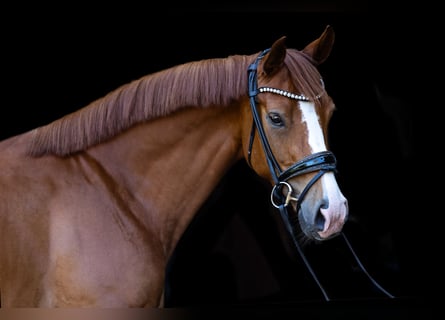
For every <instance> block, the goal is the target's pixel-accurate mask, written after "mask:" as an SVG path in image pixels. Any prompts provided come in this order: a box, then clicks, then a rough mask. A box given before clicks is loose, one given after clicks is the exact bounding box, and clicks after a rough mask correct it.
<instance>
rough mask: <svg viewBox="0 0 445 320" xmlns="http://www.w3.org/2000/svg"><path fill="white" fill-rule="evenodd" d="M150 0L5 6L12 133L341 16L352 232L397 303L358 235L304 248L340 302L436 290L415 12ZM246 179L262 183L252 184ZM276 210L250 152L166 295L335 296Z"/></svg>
mask: <svg viewBox="0 0 445 320" xmlns="http://www.w3.org/2000/svg"><path fill="white" fill-rule="evenodd" d="M164 5H165V8H163V6H164ZM149 7H150V5H149V4H147V5H146V6H131V5H126V6H122V5H114V6H110V5H108V7H107V8H100V7H94V8H93V7H91V8H90V7H88V6H82V7H79V6H76V5H72V6H70V5H69V4H66V5H64V7H63V8H62V7H49V6H48V7H45V6H42V5H38V6H37V5H26V6H24V7H23V8H10V9H8V10H6V11H5V13H4V14H5V15H10V20H9V21H10V22H8V24H7V25H6V26H5V27H4V28H3V30H2V56H3V63H2V68H3V72H2V77H3V83H4V85H3V87H2V88H3V90H2V91H3V93H2V95H3V96H4V97H6V99H5V100H4V101H5V102H3V103H2V105H1V108H2V113H3V116H2V117H1V118H0V126H1V127H0V128H1V129H0V134H1V138H7V137H9V136H12V135H14V134H19V133H21V132H24V131H28V130H30V129H32V128H34V127H37V126H40V125H43V124H46V123H48V122H50V121H52V120H55V119H57V118H59V117H61V116H63V115H65V114H67V113H69V112H71V111H74V110H77V109H78V108H80V107H83V106H85V105H86V104H88V103H89V102H91V101H93V100H95V99H97V98H99V97H101V96H103V95H105V94H106V93H108V92H110V91H111V90H113V89H115V88H117V87H118V86H120V85H122V84H124V83H127V82H129V81H131V80H134V79H137V78H139V77H141V76H144V75H146V74H148V73H151V72H155V71H159V70H162V69H165V68H167V67H170V66H174V65H177V64H180V63H185V62H189V61H193V60H201V59H206V58H213V57H226V56H228V55H232V54H252V53H255V52H259V51H261V50H263V49H266V48H268V47H270V45H271V44H272V43H273V41H275V40H276V39H278V38H279V37H281V36H283V35H286V36H287V37H288V41H287V43H288V46H289V47H293V48H297V49H302V48H303V47H304V46H305V45H306V44H307V43H309V42H310V41H312V40H313V39H315V38H317V37H318V36H319V35H320V34H321V33H322V31H323V30H324V28H325V26H326V25H328V24H329V25H332V26H333V28H334V31H335V32H336V42H335V45H334V49H333V52H332V54H331V56H330V58H329V59H328V60H327V62H325V64H323V65H322V66H320V71H321V73H322V75H323V77H324V81H325V84H326V87H327V90H328V91H329V92H330V95H331V96H332V97H333V99H334V101H335V103H336V105H337V109H338V110H337V112H336V113H335V115H334V117H333V120H332V123H331V127H330V143H331V149H332V151H333V152H334V153H335V155H336V157H337V160H338V169H339V171H338V175H337V178H338V181H339V184H340V186H341V188H342V190H343V192H344V194H345V196H346V197H347V198H348V200H349V206H350V214H351V219H350V221H349V222H348V223H347V225H346V226H345V231H344V233H345V235H347V238H348V239H349V241H350V243H351V244H352V247H353V248H354V250H355V252H356V253H357V255H358V256H359V258H360V259H361V261H362V263H363V264H364V266H365V268H366V269H367V271H368V272H369V273H370V274H371V276H373V277H374V279H375V280H376V281H377V282H378V283H379V284H380V285H382V286H383V288H385V289H386V290H388V291H389V292H390V293H391V294H393V295H394V296H396V299H393V300H391V302H389V303H388V302H387V298H386V296H385V295H384V294H382V292H381V291H379V290H378V288H377V287H376V286H374V285H373V284H372V283H371V282H370V280H369V279H368V278H366V276H365V275H364V273H363V272H362V271H361V270H360V268H358V266H357V265H356V264H355V262H354V259H353V258H352V255H351V253H350V252H349V251H348V250H347V248H346V246H345V242H344V241H343V238H341V237H339V238H336V239H333V240H331V241H329V242H328V243H324V244H321V245H309V246H307V247H306V248H305V250H306V252H307V255H308V257H309V258H310V259H309V260H310V261H311V262H312V263H313V267H314V269H315V270H316V272H317V274H318V275H319V277H320V280H321V282H322V284H323V286H324V287H325V289H326V290H327V292H328V293H329V296H330V297H331V299H332V300H333V301H335V302H337V303H340V304H346V305H347V306H357V305H360V303H363V302H365V303H367V302H369V301H372V302H373V303H375V305H377V306H379V307H382V308H389V309H391V310H390V311H392V308H393V306H395V307H394V308H402V309H403V308H411V307H413V306H416V305H417V304H418V303H423V302H424V301H431V300H434V297H435V296H436V294H435V292H436V290H437V289H436V286H437V285H438V279H437V275H438V274H439V272H436V269H435V268H436V267H435V266H436V262H435V261H434V259H435V257H436V256H437V253H438V252H437V251H435V245H436V244H437V242H436V241H434V240H433V239H434V238H435V237H434V235H435V234H436V235H437V231H436V230H435V228H434V226H437V223H438V222H436V220H435V217H437V214H436V213H434V212H432V210H427V209H426V206H423V205H422V200H424V199H425V198H424V194H423V193H422V191H423V189H422V185H419V183H418V182H417V181H419V179H420V178H421V176H423V174H424V173H423V172H422V169H424V168H427V166H426V165H424V164H425V160H424V159H425V158H424V157H423V156H422V157H420V156H419V153H418V152H416V148H415V145H416V144H415V142H414V141H415V139H414V138H415V136H416V132H417V131H418V130H419V128H420V125H421V124H420V121H421V119H420V117H418V116H417V114H416V112H415V111H416V110H415V108H417V106H418V105H419V104H421V102H424V101H425V100H424V99H423V98H422V96H420V97H419V95H417V92H419V87H421V85H422V79H419V77H418V74H419V72H418V70H417V69H416V66H415V65H413V58H414V53H413V52H415V50H414V48H420V49H418V50H419V51H422V49H421V48H422V46H421V45H420V44H421V41H419V39H420V35H419V34H418V33H416V30H417V29H416V26H414V25H413V20H412V19H411V16H409V15H405V14H402V13H401V12H400V11H393V10H385V13H384V14H382V13H381V10H377V11H376V10H375V8H373V7H372V6H368V3H367V2H360V1H336V2H335V1H334V2H333V1H300V2H297V3H293V2H292V3H289V2H287V3H286V2H280V1H278V2H276V1H274V3H271V4H258V3H256V4H255V3H254V2H252V3H249V2H243V3H240V2H234V3H230V2H224V3H223V2H221V3H219V2H218V1H216V2H213V3H212V4H211V5H209V4H207V5H203V4H193V3H188V4H187V6H185V5H181V7H177V6H174V5H173V4H171V3H165V4H161V5H158V8H154V9H150V8H149ZM377 12H379V13H377ZM415 79H418V81H415ZM419 82H420V84H419ZM420 92H421V93H422V90H420ZM204 174H205V173H204ZM427 174H428V173H427ZM246 187H247V189H249V190H251V194H245V192H244V193H242V192H241V190H245V189H246ZM439 214H440V213H439ZM277 217H278V215H277V213H276V212H275V211H274V210H272V209H271V208H270V204H269V189H268V187H267V186H265V185H263V184H262V182H261V181H258V179H257V178H256V177H255V175H254V174H253V173H252V172H251V171H250V169H248V168H247V166H246V165H245V163H239V164H237V165H236V166H235V167H234V168H233V170H231V171H230V172H229V173H228V174H227V176H226V177H225V178H224V179H223V180H222V181H221V185H220V186H219V187H218V188H216V190H215V191H214V192H213V194H212V196H211V197H210V198H209V200H208V202H207V203H206V204H205V205H204V206H203V208H202V210H201V211H200V212H199V213H198V214H197V216H196V219H195V220H194V221H193V223H192V224H191V226H190V228H189V229H188V230H187V232H186V234H185V235H184V237H183V239H182V240H181V242H180V244H179V245H178V248H177V250H176V252H175V255H174V256H173V258H172V261H171V263H170V265H169V269H168V278H167V288H168V290H167V295H166V303H167V306H170V307H189V306H202V305H217V306H225V305H233V304H234V305H247V306H261V305H274V306H295V305H299V306H301V305H306V304H309V305H310V304H311V303H312V304H313V303H315V304H317V305H318V303H320V304H321V305H323V306H325V305H324V304H323V296H322V295H321V294H320V291H319V289H318V288H317V286H316V284H315V283H314V282H313V280H312V279H311V277H310V275H309V273H308V272H307V270H306V269H305V267H304V265H303V263H302V261H301V259H300V258H299V256H298V255H297V253H296V251H295V249H294V248H293V247H292V246H289V245H288V240H289V239H287V238H286V236H285V235H283V231H282V230H281V225H280V221H279V219H277ZM437 219H439V218H438V217H437ZM400 301H401V302H400ZM375 305H373V307H374V306H375ZM373 310H375V309H373Z"/></svg>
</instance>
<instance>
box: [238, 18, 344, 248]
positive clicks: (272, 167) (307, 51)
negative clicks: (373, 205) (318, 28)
mask: <svg viewBox="0 0 445 320" xmlns="http://www.w3.org/2000/svg"><path fill="white" fill-rule="evenodd" d="M285 40H286V38H285V37H282V38H280V39H278V40H277V41H276V42H275V43H274V44H273V45H272V46H271V48H270V49H267V50H264V51H263V52H262V53H261V54H260V55H259V56H257V58H256V60H255V62H253V63H252V64H251V65H250V67H249V70H248V72H249V97H250V105H251V112H248V113H246V115H245V116H246V122H245V123H253V125H251V126H250V125H246V126H245V128H244V129H243V133H244V135H243V137H244V150H245V157H246V159H247V161H248V163H249V164H250V166H251V167H252V168H253V170H255V171H256V173H258V174H259V175H260V176H262V177H264V178H266V179H268V180H269V181H270V182H271V183H272V185H273V189H272V194H271V201H272V204H273V205H274V206H275V207H276V208H279V209H280V210H284V209H286V210H287V209H288V208H292V209H293V212H295V213H297V217H298V221H299V225H300V227H301V230H302V231H303V233H304V234H305V235H306V236H307V238H309V239H313V240H326V239H330V238H332V237H333V236H335V235H337V234H339V233H340V232H341V230H342V228H343V225H344V223H345V221H346V219H347V216H348V204H347V200H346V198H345V197H344V196H343V194H342V192H341V191H340V188H339V186H338V184H337V181H336V178H335V169H336V159H335V156H334V154H333V153H332V152H330V151H328V137H327V134H328V125H329V121H330V119H331V117H332V114H333V111H334V109H335V105H334V103H333V101H332V99H331V98H330V96H329V95H328V93H327V92H326V89H325V86H324V83H323V80H322V77H321V76H320V73H319V71H318V69H317V67H318V65H319V64H321V63H323V62H324V61H325V60H326V59H327V58H328V56H329V54H330V52H331V49H332V46H333V43H334V31H333V29H332V28H331V27H330V26H327V27H326V29H325V30H324V32H323V33H322V35H321V36H320V37H319V38H318V39H316V40H314V41H312V42H311V43H309V44H308V45H307V46H306V47H305V48H304V49H303V50H295V49H288V48H287V47H286V45H285ZM247 117H248V118H247ZM252 118H253V121H252ZM254 128H256V130H254ZM255 137H257V138H255Z"/></svg>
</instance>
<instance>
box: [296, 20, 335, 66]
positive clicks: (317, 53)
mask: <svg viewBox="0 0 445 320" xmlns="http://www.w3.org/2000/svg"><path fill="white" fill-rule="evenodd" d="M334 40H335V33H334V29H332V27H331V26H329V25H328V26H326V28H325V29H324V31H323V33H322V34H321V36H320V37H319V38H318V39H316V40H314V41H312V42H311V43H309V44H308V45H307V46H306V47H305V48H304V49H303V50H302V51H303V52H304V53H305V54H307V55H308V56H310V57H311V58H312V59H313V61H314V63H315V64H316V65H319V64H321V63H323V62H324V61H325V60H326V59H327V58H328V57H329V55H330V53H331V50H332V46H333V45H334Z"/></svg>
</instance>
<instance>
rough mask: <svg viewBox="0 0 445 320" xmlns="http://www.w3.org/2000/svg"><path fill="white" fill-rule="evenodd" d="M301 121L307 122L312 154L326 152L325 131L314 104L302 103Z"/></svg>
mask: <svg viewBox="0 0 445 320" xmlns="http://www.w3.org/2000/svg"><path fill="white" fill-rule="evenodd" d="M299 105H300V110H301V121H302V122H306V126H307V134H308V141H309V146H310V147H311V149H312V153H315V152H320V151H326V145H325V144H324V138H323V130H321V126H320V122H319V119H318V115H317V113H316V112H315V106H314V104H313V103H312V102H305V101H300V103H299Z"/></svg>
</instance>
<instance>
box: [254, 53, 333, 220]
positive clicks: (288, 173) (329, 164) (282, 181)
mask: <svg viewBox="0 0 445 320" xmlns="http://www.w3.org/2000/svg"><path fill="white" fill-rule="evenodd" d="M269 51H270V49H267V50H264V51H263V52H262V53H261V54H260V55H259V56H258V57H257V58H256V59H255V61H254V62H253V63H252V64H251V65H250V66H249V68H248V73H249V98H250V106H251V109H252V115H253V123H252V130H251V132H250V141H249V149H248V152H247V155H248V159H247V161H248V162H249V165H251V154H252V147H253V140H254V137H255V128H256V131H257V132H258V136H259V137H260V141H261V145H262V147H263V150H264V153H265V155H266V160H267V165H268V166H269V171H270V174H271V175H272V179H273V181H274V183H275V185H274V187H273V189H272V192H271V201H272V204H273V205H274V207H276V208H278V209H280V210H282V209H281V208H285V207H287V206H288V204H289V203H290V201H296V202H297V209H296V211H297V213H298V211H299V209H300V206H301V203H302V202H303V199H304V197H305V195H306V194H307V192H308V190H309V189H310V188H311V187H312V186H313V185H314V183H315V182H316V181H317V180H318V179H319V178H320V177H321V176H322V175H323V174H324V173H326V172H328V171H334V170H335V169H336V165H337V161H336V159H335V156H334V154H333V153H332V152H330V151H322V152H317V153H314V154H311V155H309V156H307V157H305V158H303V159H301V160H300V161H298V162H296V163H295V164H293V165H292V166H290V167H289V168H287V169H286V170H284V171H283V170H282V168H281V167H280V165H279V164H278V162H277V160H276V159H275V157H274V155H273V153H272V149H271V148H270V145H269V142H268V140H267V137H266V134H265V132H264V128H263V125H262V122H261V119H260V116H259V114H258V108H257V101H256V97H257V95H258V94H259V93H261V92H271V93H275V94H279V95H282V96H285V97H288V98H289V99H294V100H297V101H309V99H308V98H307V97H305V96H303V95H299V94H293V93H290V92H287V91H285V90H281V89H276V88H270V87H260V88H258V79H257V68H258V63H259V61H260V60H261V59H262V58H263V57H264V56H265V55H266V54H267V53H268V52H269ZM314 171H318V172H317V174H316V175H315V176H314V177H313V178H312V179H311V180H310V181H309V183H308V184H307V185H306V187H305V188H304V189H303V191H302V192H301V193H300V195H299V197H298V198H295V197H293V196H292V188H291V186H290V184H288V183H287V182H286V181H287V180H289V179H291V178H294V177H296V176H299V175H303V174H306V173H309V172H314ZM284 186H286V187H287V195H284V194H283V192H282V191H283V187H284Z"/></svg>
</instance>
